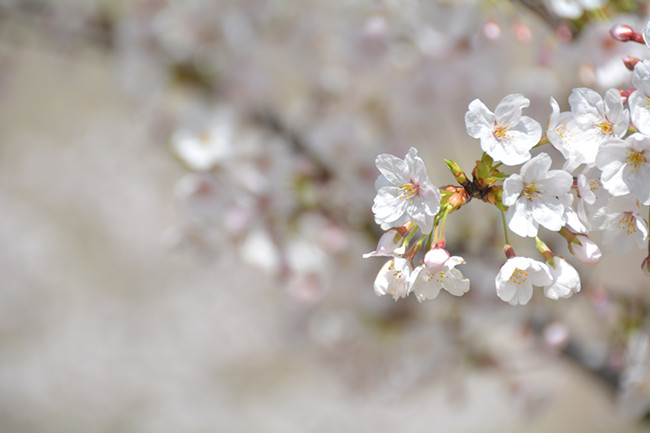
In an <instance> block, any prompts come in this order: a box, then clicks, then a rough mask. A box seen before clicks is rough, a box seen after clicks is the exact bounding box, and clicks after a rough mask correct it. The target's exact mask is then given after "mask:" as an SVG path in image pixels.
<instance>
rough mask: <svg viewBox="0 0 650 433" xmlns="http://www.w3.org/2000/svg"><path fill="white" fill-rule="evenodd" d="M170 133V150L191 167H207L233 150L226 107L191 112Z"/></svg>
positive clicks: (213, 164)
mask: <svg viewBox="0 0 650 433" xmlns="http://www.w3.org/2000/svg"><path fill="white" fill-rule="evenodd" d="M187 123H188V124H187V125H185V126H183V127H181V128H179V129H178V130H177V131H176V132H174V134H173V135H172V137H171V143H170V146H171V150H172V152H173V153H174V154H175V155H176V156H177V157H178V158H179V159H180V160H181V161H182V162H183V163H184V164H185V165H186V166H187V167H188V168H189V169H191V170H194V171H208V170H211V169H213V168H214V167H215V166H217V165H218V164H220V163H223V162H224V161H225V160H227V159H228V158H230V157H231V156H232V154H233V150H234V146H233V142H232V140H233V138H232V135H233V134H232V116H231V115H230V113H229V112H228V111H226V110H216V111H214V112H209V113H199V114H195V115H194V116H193V117H192V118H191V119H189V120H188V121H187Z"/></svg>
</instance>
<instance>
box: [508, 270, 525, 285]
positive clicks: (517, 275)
mask: <svg viewBox="0 0 650 433" xmlns="http://www.w3.org/2000/svg"><path fill="white" fill-rule="evenodd" d="M527 280H528V272H526V271H524V270H523V269H519V268H516V269H515V271H514V272H513V273H512V275H510V281H512V282H513V283H515V284H521V283H524V282H526V281H527Z"/></svg>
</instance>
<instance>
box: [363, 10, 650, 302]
mask: <svg viewBox="0 0 650 433" xmlns="http://www.w3.org/2000/svg"><path fill="white" fill-rule="evenodd" d="M611 35H612V37H613V38H614V39H616V40H618V41H634V42H638V43H645V44H646V45H647V46H648V47H649V48H650V22H649V23H648V24H647V25H646V26H645V28H644V31H643V33H636V32H634V31H633V30H632V29H631V28H630V27H628V26H615V27H614V28H613V29H612V30H611ZM624 63H625V66H626V67H627V68H628V69H630V70H631V71H632V74H633V75H632V84H633V86H634V87H633V88H631V89H609V90H608V91H607V92H606V93H605V95H604V96H601V95H600V94H599V93H598V92H596V91H595V90H592V89H589V88H575V89H573V91H572V92H571V95H570V96H569V106H570V111H564V112H563V111H561V110H560V107H559V104H558V103H557V101H556V100H555V99H553V98H551V100H550V104H551V110H552V112H551V115H550V118H549V121H548V125H547V128H546V133H545V135H544V134H543V128H542V125H541V124H540V123H538V122H537V121H536V120H534V119H532V118H530V117H528V116H525V115H524V114H523V110H524V109H525V108H527V107H528V106H529V105H530V101H529V99H528V98H526V97H525V96H524V95H521V94H511V95H508V96H506V97H505V98H503V99H502V100H501V102H499V103H498V105H497V106H496V108H495V109H494V111H491V110H490V109H489V108H488V107H487V106H486V105H485V104H484V103H483V102H481V101H480V100H478V99H476V100H474V101H472V102H471V103H470V104H469V107H468V111H467V113H466V115H465V125H466V129H467V133H468V135H469V136H471V137H473V138H475V139H478V140H479V142H480V146H481V149H482V151H483V156H482V158H481V159H480V160H479V161H477V163H476V166H475V168H474V170H473V172H472V179H469V178H468V176H467V175H466V174H465V172H464V171H463V170H462V169H461V168H460V167H459V166H458V164H456V163H455V162H454V161H451V160H446V163H447V165H448V167H449V169H450V171H451V172H452V173H453V175H454V177H455V178H456V180H457V181H458V183H459V185H458V186H453V185H448V186H444V187H441V188H438V187H436V186H434V185H433V184H432V183H431V181H430V180H429V178H428V176H427V173H426V170H425V166H424V161H423V160H422V159H421V158H420V157H419V156H418V155H417V150H416V149H415V148H411V149H410V150H409V151H408V153H407V154H406V156H405V158H404V159H400V158H398V157H396V156H393V155H388V154H382V155H379V156H378V157H377V159H376V166H377V168H378V170H379V171H380V173H381V174H380V176H379V177H378V179H377V181H376V183H375V186H376V188H377V195H376V197H375V199H374V204H373V207H372V211H373V214H374V217H375V221H376V223H377V224H378V225H380V227H381V228H382V229H383V230H385V231H386V232H385V234H384V235H383V236H382V237H381V239H380V241H379V244H378V246H377V249H376V250H375V251H374V252H372V253H369V254H366V257H368V256H387V257H389V260H388V261H387V262H386V264H385V265H384V266H383V267H382V269H381V270H380V271H379V274H378V276H377V278H376V280H375V284H374V289H375V292H376V293H377V295H385V294H390V295H392V296H393V298H395V300H397V299H399V298H404V297H406V296H408V295H409V294H410V293H411V292H413V293H414V294H415V296H416V298H417V299H418V300H419V301H423V300H426V299H433V298H435V297H436V296H437V295H438V294H439V292H440V290H441V289H445V290H446V291H448V292H449V293H451V294H452V295H455V296H461V295H463V294H464V293H466V292H468V291H469V287H470V283H469V280H468V279H467V278H465V277H464V276H463V275H462V273H461V272H460V271H459V270H457V269H456V266H458V265H460V264H464V263H465V260H464V259H463V258H462V257H458V256H451V254H450V253H449V252H447V250H445V244H446V242H445V236H444V230H445V223H446V220H447V217H448V215H449V214H451V213H453V212H454V211H456V210H458V209H459V208H461V207H462V206H464V205H466V204H467V203H468V202H469V201H470V200H472V199H474V198H477V199H480V200H483V201H485V202H487V203H490V204H492V205H494V206H495V207H496V208H498V209H499V210H500V212H501V214H502V217H503V222H504V234H505V246H504V252H505V255H506V261H505V263H503V265H502V266H501V268H500V270H499V271H498V274H497V276H496V278H495V286H496V293H497V295H498V297H499V298H500V299H502V300H503V301H505V302H508V303H510V304H512V305H517V304H526V303H528V302H529V301H530V299H531V298H532V294H533V287H534V286H538V287H542V288H543V292H544V294H545V295H546V296H547V297H548V298H550V299H560V298H568V297H570V296H572V295H573V294H574V293H577V292H579V291H580V288H581V283H580V277H579V275H578V272H577V270H576V269H575V268H574V267H573V266H572V265H571V264H570V263H569V262H568V261H567V260H566V259H565V258H564V257H561V256H559V255H556V254H554V253H553V252H552V251H551V250H550V248H549V247H548V246H547V245H546V243H544V242H543V241H542V240H541V239H540V226H541V227H543V228H545V229H546V230H548V231H550V232H556V233H558V234H559V235H561V236H563V237H564V238H565V239H566V240H567V243H568V249H569V251H570V252H571V253H572V254H573V256H574V257H575V259H577V260H579V261H580V262H583V263H585V264H596V263H598V261H599V260H600V258H601V255H602V254H601V251H600V248H599V246H598V245H597V244H596V243H595V242H594V241H593V240H591V238H590V237H589V235H590V234H591V233H593V232H596V231H602V247H603V249H605V250H608V251H613V252H615V253H619V254H623V253H626V252H627V251H629V250H630V249H631V248H633V247H635V246H636V247H638V248H643V247H644V246H645V245H647V244H648V217H647V213H648V205H650V60H640V59H638V58H633V57H628V58H626V59H624ZM544 145H548V146H550V147H552V148H553V149H554V150H552V152H555V151H557V153H559V154H560V155H561V157H563V159H564V164H563V166H562V168H561V169H551V166H552V163H553V158H552V156H551V154H549V153H547V152H545V151H540V152H537V153H536V155H535V156H533V151H535V152H536V151H537V150H538V149H540V148H542V146H544ZM503 166H506V167H517V166H520V167H519V169H518V170H519V171H518V172H514V173H510V174H508V173H505V172H504V171H503ZM509 232H512V233H514V234H516V235H518V236H520V237H523V238H533V239H534V240H535V245H536V249H537V251H538V252H539V253H540V255H541V256H542V258H543V260H536V259H533V258H530V257H523V256H518V255H517V254H516V253H515V251H514V249H513V248H512V246H511V245H510V242H509V238H508V234H509ZM416 235H418V236H416ZM649 251H650V248H649ZM649 267H650V253H649V255H648V257H646V258H645V260H644V261H643V263H642V269H643V271H644V272H645V273H646V274H648V273H649V270H650V268H649Z"/></svg>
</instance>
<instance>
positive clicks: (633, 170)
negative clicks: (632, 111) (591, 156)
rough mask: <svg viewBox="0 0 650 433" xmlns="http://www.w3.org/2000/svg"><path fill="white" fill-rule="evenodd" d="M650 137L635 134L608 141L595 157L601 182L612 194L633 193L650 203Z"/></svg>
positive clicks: (644, 201) (645, 202)
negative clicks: (600, 172)
mask: <svg viewBox="0 0 650 433" xmlns="http://www.w3.org/2000/svg"><path fill="white" fill-rule="evenodd" d="M649 158H650V136H647V135H645V134H640V133H635V134H632V135H630V136H629V137H627V138H626V139H625V140H621V139H618V138H614V139H611V140H609V141H607V142H605V143H604V144H603V145H602V146H601V148H600V150H599V151H598V155H597V156H596V165H597V166H598V168H599V169H601V170H602V171H603V174H602V176H601V181H602V183H603V186H604V187H605V189H606V190H607V191H608V192H609V193H610V194H612V195H613V196H620V195H626V194H632V195H633V196H634V197H635V198H638V199H639V200H641V201H642V202H643V203H644V204H650V164H649V162H650V161H649V160H648V159H649Z"/></svg>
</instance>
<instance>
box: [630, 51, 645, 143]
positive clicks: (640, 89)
mask: <svg viewBox="0 0 650 433" xmlns="http://www.w3.org/2000/svg"><path fill="white" fill-rule="evenodd" d="M647 41H648V40H647V39H646V43H647ZM632 85H633V86H634V88H635V89H636V91H634V92H632V94H631V95H630V96H629V97H628V102H627V103H628V105H629V106H630V118H631V119H632V123H633V124H634V126H636V127H637V129H638V130H639V131H640V132H643V133H644V134H648V135H650V103H649V102H650V59H646V60H644V61H642V62H639V63H637V64H636V66H634V74H633V76H632Z"/></svg>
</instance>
